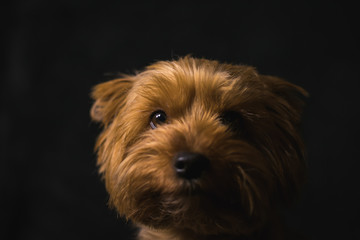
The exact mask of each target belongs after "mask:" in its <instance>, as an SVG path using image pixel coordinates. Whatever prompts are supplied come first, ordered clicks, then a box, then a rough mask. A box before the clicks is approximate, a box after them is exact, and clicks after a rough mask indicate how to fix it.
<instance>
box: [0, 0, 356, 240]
mask: <svg viewBox="0 0 360 240" xmlns="http://www.w3.org/2000/svg"><path fill="white" fill-rule="evenodd" d="M255 2H256V3H255ZM356 9H357V8H356V7H355V6H351V5H348V4H347V3H346V2H345V1H341V3H340V4H339V3H335V2H331V1H323V2H320V1H283V2H281V1H264V2H263V3H261V2H258V1H238V3H237V4H231V5H229V4H227V3H225V2H224V3H223V4H221V3H218V2H215V3H214V4H199V5H195V4H188V5H187V4H185V3H183V4H155V3H152V4H150V3H148V4H142V5H137V4H124V3H121V1H81V0H67V1H45V0H30V1H9V2H8V3H6V5H4V3H2V7H1V10H0V11H1V22H2V26H3V28H2V31H1V34H2V37H1V38H2V40H3V42H4V44H3V47H4V48H3V51H2V54H1V55H2V56H3V57H4V60H5V61H4V63H3V64H2V68H3V71H2V72H1V85H0V93H1V99H0V106H1V108H0V109H1V112H0V113H1V114H0V131H1V132H0V138H1V155H0V156H1V167H0V169H1V174H0V184H1V189H0V190H1V192H0V196H1V205H0V210H1V212H0V214H1V215H0V218H1V220H3V221H2V222H3V224H2V225H1V228H4V229H3V230H1V231H0V238H1V239H4V238H5V239H6V238H8V239H129V237H128V236H131V234H132V231H131V229H130V228H129V225H127V224H126V223H125V221H124V220H122V219H121V218H119V217H117V215H116V213H115V212H114V211H112V210H109V209H108V208H107V206H106V202H107V194H106V192H105V190H104V186H103V183H102V182H101V181H100V178H99V176H98V175H97V169H96V166H95V155H94V154H93V145H94V142H95V139H96V136H97V134H98V133H99V131H100V130H99V127H98V126H97V125H96V124H94V123H91V121H90V118H89V114H88V113H89V109H90V107H91V103H92V101H91V99H90V98H89V92H90V90H91V87H92V86H93V85H95V84H96V83H99V82H101V81H103V80H104V76H105V75H104V74H106V73H109V72H123V73H132V72H133V71H134V70H138V69H142V68H143V67H144V66H146V65H148V64H150V63H152V62H154V61H155V60H168V59H172V58H176V57H177V56H184V55H186V54H192V55H193V56H196V57H206V58H211V59H217V60H221V61H226V62H230V63H243V64H248V65H253V66H255V67H256V68H257V69H258V70H259V71H260V72H261V73H264V74H271V75H277V76H280V77H283V78H285V79H287V80H289V81H291V82H293V83H296V84H298V85H301V86H302V87H304V88H305V89H307V90H308V91H309V93H310V96H311V97H310V98H309V99H308V102H307V105H308V106H307V108H306V111H305V114H304V138H305V141H306V144H307V148H308V161H309V183H308V185H307V186H306V188H305V190H304V193H303V196H302V198H301V199H300V200H299V202H298V204H297V205H296V206H295V207H293V208H292V209H290V210H289V211H288V212H287V215H288V222H289V224H290V225H292V226H294V227H295V228H297V229H300V230H302V231H303V232H304V233H305V234H307V235H308V236H309V237H310V239H355V238H359V236H358V230H359V227H358V226H359V219H358V218H359V209H360V208H359V206H358V205H359V202H360V194H359V189H360V188H359V186H358V183H359V180H358V178H359V177H358V172H359V169H358V168H359V164H358V161H359V160H360V159H359V146H358V145H359V141H358V137H357V136H358V134H359V127H358V124H359V104H358V100H359V98H358V95H359V80H360V79H359V49H358V44H359V39H358V38H357V36H356V35H357V34H358V32H359V26H358V24H357V18H358V17H357V16H356V14H358V13H357V11H356Z"/></svg>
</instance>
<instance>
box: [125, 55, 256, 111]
mask: <svg viewBox="0 0 360 240" xmlns="http://www.w3.org/2000/svg"><path fill="white" fill-rule="evenodd" d="M256 76H257V74H256V72H255V71H254V70H253V69H252V68H249V67H247V66H234V65H224V64H219V63H218V62H216V61H201V60H200V61H199V60H197V61H194V60H192V61H185V60H183V61H173V62H158V63H156V64H154V65H151V66H150V67H148V68H147V69H146V70H145V71H144V72H142V73H140V74H138V75H137V76H136V80H135V86H134V88H133V89H132V93H133V98H134V99H135V98H137V99H138V100H139V99H141V100H140V101H141V102H143V103H144V102H146V103H147V105H149V106H151V107H153V108H159V109H164V110H167V109H171V110H174V111H177V110H178V111H181V110H182V109H189V108H190V107H191V106H192V105H193V104H194V103H198V104H200V105H201V106H202V107H203V108H205V109H207V110H208V109H212V110H214V111H218V110H219V109H223V108H225V105H229V104H232V103H233V101H234V100H235V99H234V98H238V97H239V93H240V92H241V91H242V88H243V89H246V86H247V84H246V82H248V81H249V80H251V81H253V80H254V78H256Z"/></svg>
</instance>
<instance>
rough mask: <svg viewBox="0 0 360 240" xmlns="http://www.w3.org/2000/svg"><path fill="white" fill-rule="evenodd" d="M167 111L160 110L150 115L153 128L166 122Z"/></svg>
mask: <svg viewBox="0 0 360 240" xmlns="http://www.w3.org/2000/svg"><path fill="white" fill-rule="evenodd" d="M166 119H167V117H166V113H165V112H164V111H161V110H158V111H155V112H153V113H152V114H151V115H150V127H151V128H152V129H155V128H157V127H158V126H159V125H161V124H164V123H166Z"/></svg>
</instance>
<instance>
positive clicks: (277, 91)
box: [260, 75, 309, 124]
mask: <svg viewBox="0 0 360 240" xmlns="http://www.w3.org/2000/svg"><path fill="white" fill-rule="evenodd" d="M260 77H261V79H262V80H263V82H264V83H265V85H266V86H267V88H268V89H269V90H270V92H272V93H273V94H274V95H275V96H277V97H278V99H282V100H283V106H284V107H285V109H284V110H286V113H287V114H288V116H289V117H290V119H289V120H291V121H292V122H293V123H295V124H298V123H299V122H300V119H301V114H302V112H303V108H304V105H305V102H304V100H305V98H306V97H308V96H309V94H308V93H307V92H306V91H305V90H304V89H303V88H301V87H299V86H297V85H295V84H292V83H290V82H287V81H285V80H282V79H281V78H278V77H273V76H267V75H260Z"/></svg>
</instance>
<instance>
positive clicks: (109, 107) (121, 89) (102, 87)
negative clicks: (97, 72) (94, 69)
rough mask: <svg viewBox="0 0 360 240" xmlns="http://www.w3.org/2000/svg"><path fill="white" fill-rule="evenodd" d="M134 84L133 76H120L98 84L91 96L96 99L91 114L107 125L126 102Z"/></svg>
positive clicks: (93, 117)
mask: <svg viewBox="0 0 360 240" xmlns="http://www.w3.org/2000/svg"><path fill="white" fill-rule="evenodd" d="M132 85H133V80H131V78H120V79H115V80H111V81H108V82H104V83H100V84H98V85H96V86H95V87H94V88H93V90H92V92H91V97H92V98H93V99H94V100H95V102H94V104H93V106H92V108H91V110H90V116H91V118H92V120H94V121H96V122H100V123H102V124H103V125H104V126H105V127H106V126H107V125H108V124H110V123H111V121H112V119H113V118H114V116H115V115H116V114H117V113H118V112H119V111H120V110H121V108H122V107H123V106H124V104H125V98H126V95H127V93H128V91H129V90H130V89H131V87H132Z"/></svg>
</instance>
